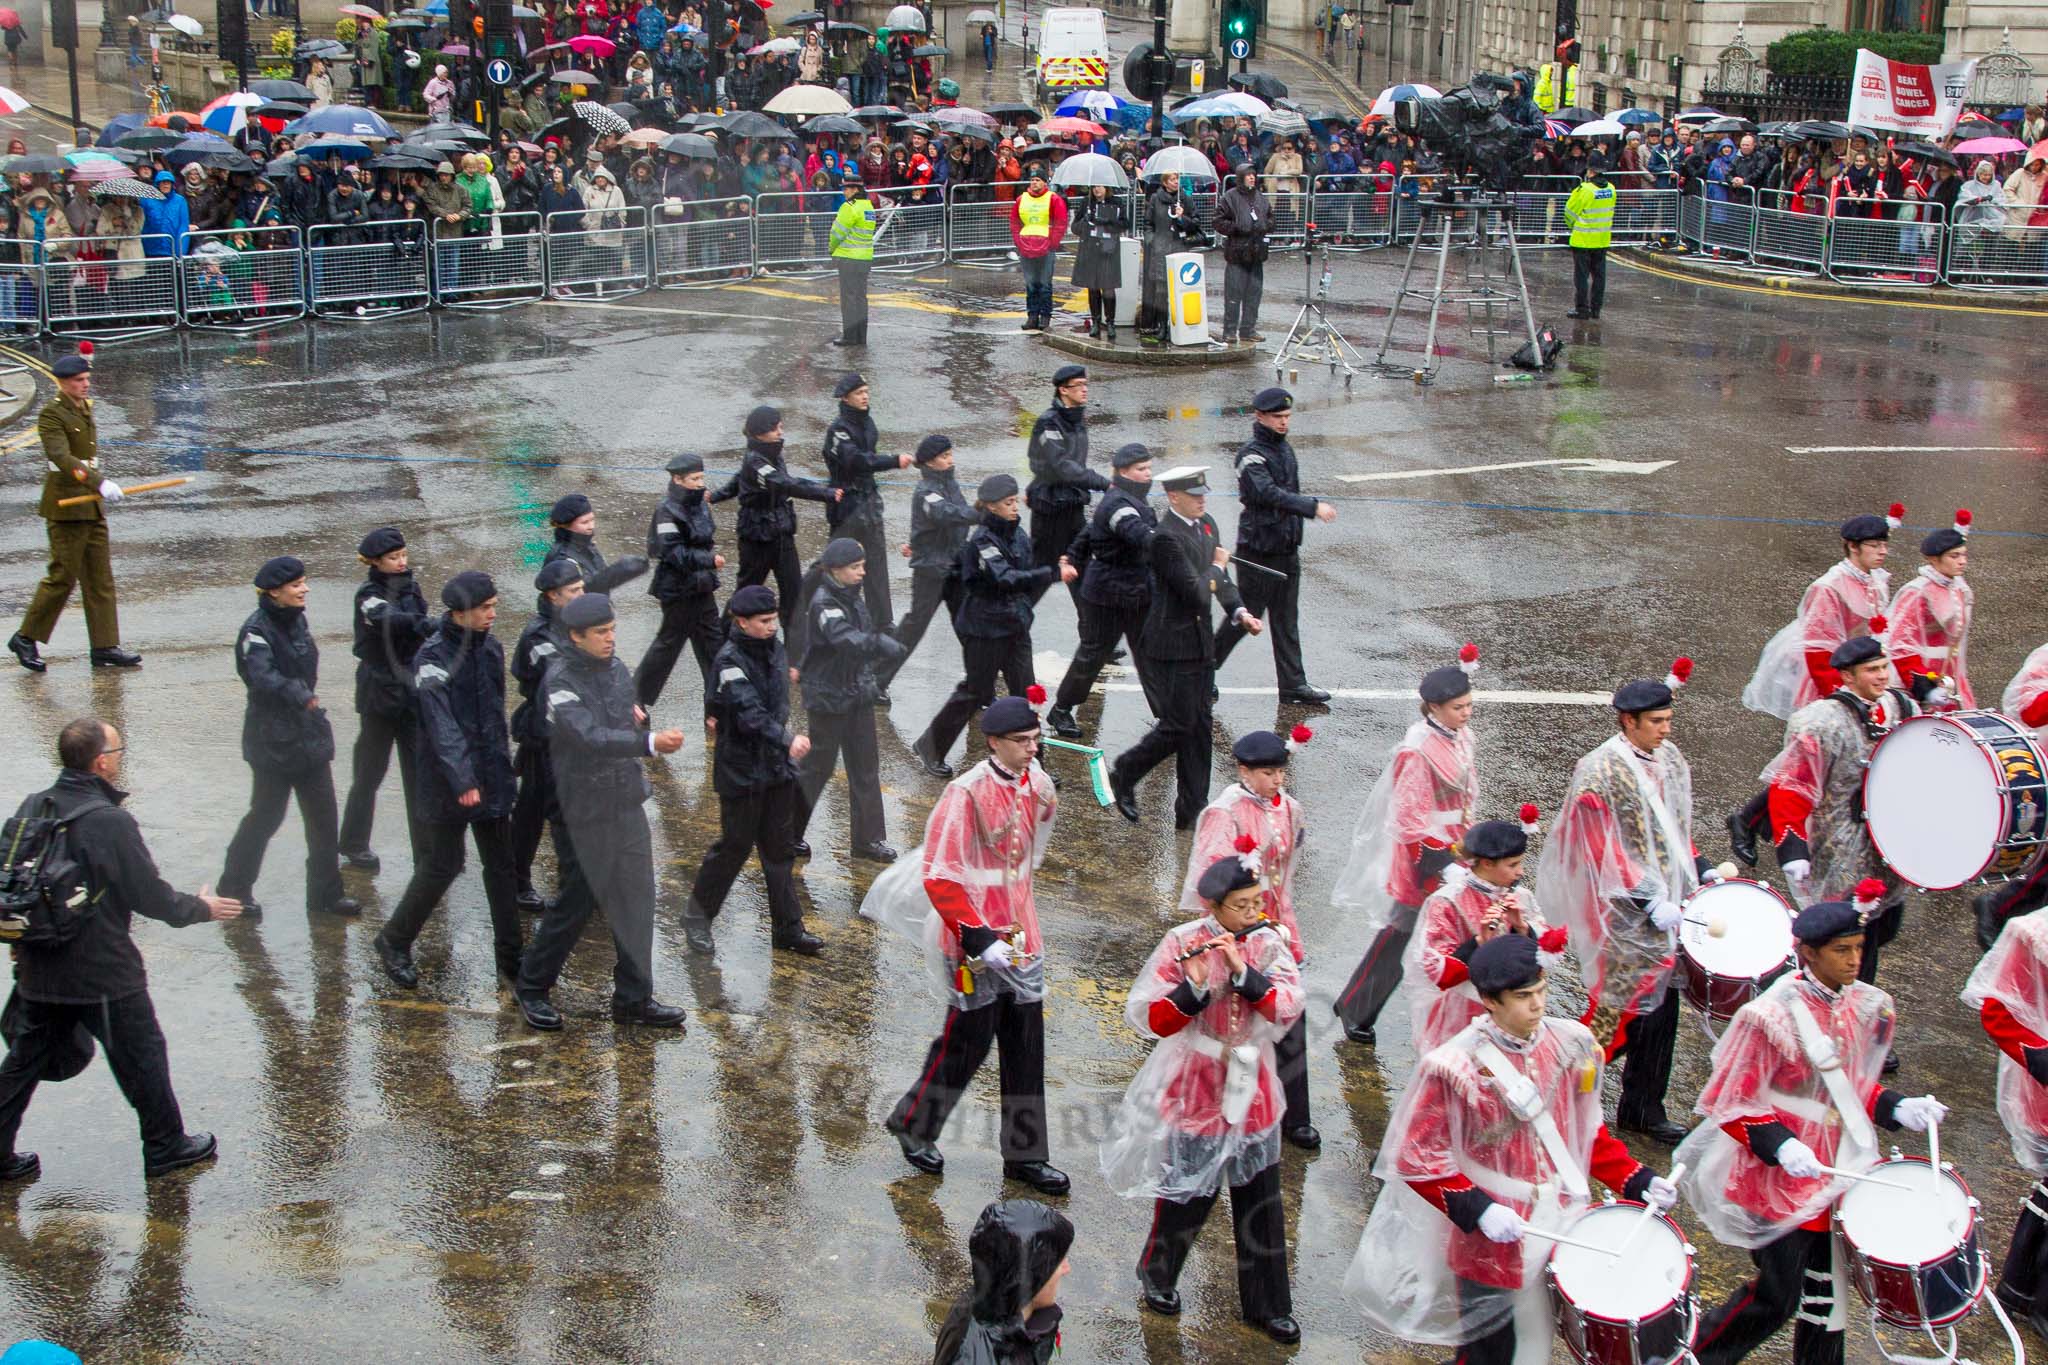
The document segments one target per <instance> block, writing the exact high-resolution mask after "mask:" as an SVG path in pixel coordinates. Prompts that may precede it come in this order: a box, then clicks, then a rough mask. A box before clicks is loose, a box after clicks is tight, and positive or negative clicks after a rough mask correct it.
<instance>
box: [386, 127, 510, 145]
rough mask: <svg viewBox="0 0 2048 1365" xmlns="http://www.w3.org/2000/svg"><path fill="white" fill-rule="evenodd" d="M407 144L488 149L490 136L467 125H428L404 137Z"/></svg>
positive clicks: (479, 129)
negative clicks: (458, 145)
mask: <svg viewBox="0 0 2048 1365" xmlns="http://www.w3.org/2000/svg"><path fill="white" fill-rule="evenodd" d="M405 140H406V141H407V142H459V143H463V144H465V145H468V146H471V147H488V146H490V145H491V135H490V134H489V133H487V132H485V131H484V130H483V129H481V128H478V127H476V126H475V125H474V124H469V123H429V124H427V125H426V126H425V127H424V128H415V129H414V130H413V131H412V132H410V133H407V134H406V135H405Z"/></svg>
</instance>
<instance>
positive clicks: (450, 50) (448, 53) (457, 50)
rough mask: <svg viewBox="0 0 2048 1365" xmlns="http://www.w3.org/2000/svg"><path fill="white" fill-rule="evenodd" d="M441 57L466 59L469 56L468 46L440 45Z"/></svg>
mask: <svg viewBox="0 0 2048 1365" xmlns="http://www.w3.org/2000/svg"><path fill="white" fill-rule="evenodd" d="M441 55H442V56H443V57H467V56H468V55H469V44H468V43H443V44H441Z"/></svg>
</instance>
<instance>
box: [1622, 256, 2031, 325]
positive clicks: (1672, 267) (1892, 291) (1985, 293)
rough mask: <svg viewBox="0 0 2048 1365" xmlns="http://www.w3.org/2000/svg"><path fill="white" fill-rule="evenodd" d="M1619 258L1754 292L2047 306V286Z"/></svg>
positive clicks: (1985, 307)
mask: <svg viewBox="0 0 2048 1365" xmlns="http://www.w3.org/2000/svg"><path fill="white" fill-rule="evenodd" d="M1614 255H1615V257H1616V258H1617V259H1619V260H1620V261H1622V262H1623V263H1624V264H1627V265H1633V266H1636V267H1638V268H1640V269H1642V270H1645V271H1648V272H1650V273H1651V274H1662V275H1668V276H1672V277H1676V278H1683V279H1687V280H1697V281H1699V282H1700V283H1702V284H1711V285H1734V286H1740V287H1743V288H1746V289H1749V290H1751V291H1755V292H1759V293H1774V292H1784V293H1791V294H1806V295H1816V294H1817V295H1826V296H1827V297H1830V298H1838V299H1853V300H1856V301H1858V302H1862V303H1880V304H1882V303H1901V304H1903V303H1911V304H1914V305H1916V306H1918V307H1922V308H1941V307H1953V308H1964V307H1967V308H1972V309H1977V310H1980V311H1991V312H2000V313H2038V312H2040V311H2041V310H2042V309H2044V308H2048V290H2041V289H2029V290H1994V289H1986V290H1972V289H1952V288H1937V289H1933V290H1929V289H1927V288H1926V287H1924V286H1900V287H1897V288H1889V287H1887V286H1885V285H1881V284H1867V285H1846V284H1840V283H1837V282H1836V281H1834V280H1829V279H1825V278H1820V277H1816V276H1812V275H1773V274H1768V273H1765V272H1762V271H1758V270H1755V269H1743V268H1739V267H1736V266H1731V265H1723V264H1720V263H1718V262H1714V261H1710V260H1706V259H1703V258H1702V257H1700V256H1699V255H1698V253H1696V252H1687V253H1685V254H1684V255H1678V254H1675V253H1673V252H1668V251H1648V250H1644V249H1643V248H1640V247H1623V248H1618V249H1616V251H1615V252H1614Z"/></svg>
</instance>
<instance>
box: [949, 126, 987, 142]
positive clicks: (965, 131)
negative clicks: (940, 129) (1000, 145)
mask: <svg viewBox="0 0 2048 1365" xmlns="http://www.w3.org/2000/svg"><path fill="white" fill-rule="evenodd" d="M946 131H947V132H949V133H958V134H960V135H961V136H963V137H971V138H978V139H980V140H981V141H983V142H986V143H987V144H988V145H989V146H991V147H993V146H995V143H996V130H995V129H993V128H984V127H982V126H981V125H980V124H978V123H949V124H947V125H946Z"/></svg>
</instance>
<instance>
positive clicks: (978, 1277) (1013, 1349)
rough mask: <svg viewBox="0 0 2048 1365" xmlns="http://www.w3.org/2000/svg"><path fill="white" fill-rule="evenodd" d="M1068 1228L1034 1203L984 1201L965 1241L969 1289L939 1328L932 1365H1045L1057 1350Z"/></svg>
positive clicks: (1060, 1217)
mask: <svg viewBox="0 0 2048 1365" xmlns="http://www.w3.org/2000/svg"><path fill="white" fill-rule="evenodd" d="M1073 1245H1074V1225H1073V1224H1072V1223H1070V1222H1068V1221H1067V1217H1066V1215H1065V1214H1063V1213H1061V1212H1059V1211H1058V1210H1057V1209H1054V1208H1051V1207H1049V1206H1047V1205H1045V1204H1041V1203H1039V1202H1038V1201H1037V1200H1036V1199H1005V1200H1002V1201H1000V1202H998V1203H994V1204H990V1205H989V1206H988V1207H987V1208H985V1209H983V1210H982V1211H981V1217H980V1218H978V1219H976V1220H975V1223H974V1231H973V1232H972V1233H970V1234H969V1235H968V1238H967V1252H968V1255H970V1256H971V1257H973V1259H974V1289H973V1291H972V1292H971V1293H969V1294H966V1295H963V1296H961V1298H960V1299H958V1300H957V1301H956V1302H955V1303H954V1304H953V1311H952V1312H950V1313H948V1314H947V1315H946V1321H945V1324H944V1325H943V1326H942V1327H940V1328H939V1339H938V1343H937V1349H935V1350H934V1351H933V1352H932V1365H1046V1362H1047V1361H1049V1360H1051V1359H1052V1358H1053V1356H1054V1354H1055V1353H1056V1352H1057V1351H1058V1350H1059V1341H1060V1334H1059V1326H1060V1307H1059V1303H1058V1302H1057V1300H1058V1295H1059V1282H1060V1280H1061V1279H1062V1278H1064V1275H1065V1272H1066V1271H1067V1269H1068V1266H1067V1251H1068V1249H1069V1248H1071V1247H1072V1246H1073Z"/></svg>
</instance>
